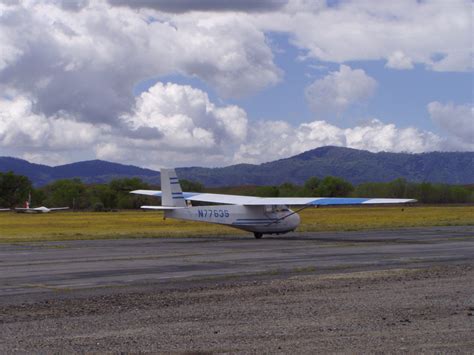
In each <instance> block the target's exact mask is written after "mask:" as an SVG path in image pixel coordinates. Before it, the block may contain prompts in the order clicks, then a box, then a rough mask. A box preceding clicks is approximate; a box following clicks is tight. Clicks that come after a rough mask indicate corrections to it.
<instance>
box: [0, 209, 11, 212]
mask: <svg viewBox="0 0 474 355" xmlns="http://www.w3.org/2000/svg"><path fill="white" fill-rule="evenodd" d="M8 211H11V210H10V209H9V208H0V212H8Z"/></svg>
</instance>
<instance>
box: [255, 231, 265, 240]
mask: <svg viewBox="0 0 474 355" xmlns="http://www.w3.org/2000/svg"><path fill="white" fill-rule="evenodd" d="M253 235H254V236H255V238H257V239H260V238H262V235H263V234H262V233H258V232H255V233H254V234H253Z"/></svg>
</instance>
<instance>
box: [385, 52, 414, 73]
mask: <svg viewBox="0 0 474 355" xmlns="http://www.w3.org/2000/svg"><path fill="white" fill-rule="evenodd" d="M385 66H386V67H387V68H392V69H413V67H414V66H413V63H412V61H411V58H409V57H407V56H406V55H405V53H403V52H402V51H395V52H393V53H392V54H391V55H390V56H389V57H388V60H387V63H386V64H385Z"/></svg>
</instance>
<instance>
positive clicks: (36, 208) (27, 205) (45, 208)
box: [15, 201, 69, 213]
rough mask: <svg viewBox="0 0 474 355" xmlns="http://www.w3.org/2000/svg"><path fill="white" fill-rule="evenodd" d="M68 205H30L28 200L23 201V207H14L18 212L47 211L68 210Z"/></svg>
mask: <svg viewBox="0 0 474 355" xmlns="http://www.w3.org/2000/svg"><path fill="white" fill-rule="evenodd" d="M68 209H69V207H53V208H48V207H44V206H41V207H30V201H25V207H16V208H15V212H18V213H49V212H53V211H61V210H68Z"/></svg>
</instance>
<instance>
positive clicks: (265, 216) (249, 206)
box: [130, 169, 416, 239]
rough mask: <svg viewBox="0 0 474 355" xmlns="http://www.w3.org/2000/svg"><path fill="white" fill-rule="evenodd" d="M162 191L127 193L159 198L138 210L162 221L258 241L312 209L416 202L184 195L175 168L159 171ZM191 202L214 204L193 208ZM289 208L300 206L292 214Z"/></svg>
mask: <svg viewBox="0 0 474 355" xmlns="http://www.w3.org/2000/svg"><path fill="white" fill-rule="evenodd" d="M161 188H162V191H156V190H134V191H131V192H130V193H132V194H138V195H147V196H156V197H161V201H162V205H161V206H141V208H143V209H150V210H163V211H164V216H165V218H166V217H170V218H176V219H184V220H191V221H202V222H210V223H216V224H224V225H228V226H231V227H235V228H238V229H243V230H245V231H249V232H253V234H254V236H255V238H257V239H259V238H261V237H262V235H263V234H283V233H287V232H292V231H294V230H295V229H296V227H298V225H299V224H300V217H299V215H298V213H297V212H299V211H301V210H303V209H305V208H307V207H311V206H332V205H374V204H376V205H379V204H397V203H408V202H416V200H412V199H398V198H344V197H341V198H339V197H332V198H331V197H254V196H239V195H223V194H212V193H200V192H199V193H198V192H183V191H182V190H181V185H180V183H179V180H178V177H177V176H176V172H175V170H174V169H161ZM193 201H196V202H207V203H212V204H214V205H209V206H192V205H191V203H192V202H193ZM215 204H219V205H215ZM288 206H301V207H300V208H298V209H297V210H296V211H292V210H290V209H289V208H288Z"/></svg>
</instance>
